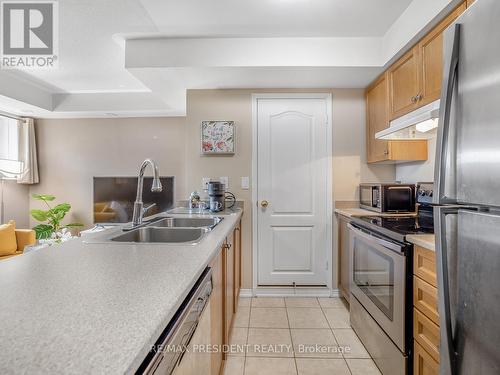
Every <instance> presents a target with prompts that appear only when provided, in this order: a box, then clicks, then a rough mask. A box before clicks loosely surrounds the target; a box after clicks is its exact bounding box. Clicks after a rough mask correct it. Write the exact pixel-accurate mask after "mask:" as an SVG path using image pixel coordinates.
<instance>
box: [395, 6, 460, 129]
mask: <svg viewBox="0 0 500 375" xmlns="http://www.w3.org/2000/svg"><path fill="white" fill-rule="evenodd" d="M466 7H467V5H466V3H465V2H464V3H462V4H460V5H459V6H458V7H457V8H455V10H454V11H453V12H451V13H450V14H449V15H448V16H447V17H446V18H445V19H444V20H442V21H441V22H440V23H439V24H438V25H437V26H436V27H435V28H434V29H432V30H431V31H430V32H429V33H428V34H427V35H426V36H425V37H424V38H423V39H422V40H420V42H419V43H418V44H417V45H416V46H414V47H413V48H412V49H411V50H410V51H408V52H407V53H406V54H404V55H403V56H402V57H401V58H400V59H399V60H398V61H396V62H395V63H394V64H393V65H392V66H391V67H390V68H389V70H388V80H389V112H390V113H389V118H390V120H394V119H396V118H398V117H401V116H403V115H405V114H407V113H409V112H411V111H413V110H415V109H417V108H420V107H422V106H424V105H426V104H429V103H431V102H433V101H435V100H437V99H439V98H440V96H441V84H442V80H443V32H444V31H445V29H446V28H447V27H448V26H449V25H450V24H451V23H452V22H453V21H454V20H455V19H456V18H457V17H458V16H459V15H460V14H462V13H463V12H464V11H465V9H466Z"/></svg>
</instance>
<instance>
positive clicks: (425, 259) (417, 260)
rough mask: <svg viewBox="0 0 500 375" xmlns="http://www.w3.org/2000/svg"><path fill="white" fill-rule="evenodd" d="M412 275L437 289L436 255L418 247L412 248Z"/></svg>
mask: <svg viewBox="0 0 500 375" xmlns="http://www.w3.org/2000/svg"><path fill="white" fill-rule="evenodd" d="M413 274H414V275H415V276H418V277H419V278H421V279H422V280H424V281H426V282H428V283H429V284H431V285H432V286H435V287H437V273H436V253H435V252H434V251H432V250H428V249H425V248H423V247H420V246H413Z"/></svg>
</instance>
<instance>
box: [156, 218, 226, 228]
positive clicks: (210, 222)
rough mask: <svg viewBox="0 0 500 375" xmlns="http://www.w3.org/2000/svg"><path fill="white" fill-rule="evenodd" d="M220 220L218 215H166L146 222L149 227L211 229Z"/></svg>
mask: <svg viewBox="0 0 500 375" xmlns="http://www.w3.org/2000/svg"><path fill="white" fill-rule="evenodd" d="M221 221H222V218H220V217H167V218H165V219H162V220H160V221H155V222H154V223H151V224H148V226H150V227H167V228H207V229H213V228H214V227H215V226H216V225H217V224H219V223H220V222H221Z"/></svg>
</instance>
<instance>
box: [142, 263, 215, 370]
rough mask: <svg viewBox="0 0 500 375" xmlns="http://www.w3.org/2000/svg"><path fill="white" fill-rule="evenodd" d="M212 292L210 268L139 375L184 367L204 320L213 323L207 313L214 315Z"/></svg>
mask: <svg viewBox="0 0 500 375" xmlns="http://www.w3.org/2000/svg"><path fill="white" fill-rule="evenodd" d="M211 293H212V271H211V269H210V267H207V268H206V269H205V271H204V272H203V274H202V275H201V276H200V278H199V279H198V281H197V282H196V284H195V286H194V287H193V288H192V289H191V291H190V292H189V294H188V296H187V297H186V299H185V300H184V302H183V303H182V305H181V307H180V308H179V310H177V313H176V314H175V316H174V318H173V319H172V321H171V322H170V323H169V324H168V326H167V328H166V329H165V330H164V331H163V333H162V335H161V336H160V338H159V339H158V340H157V342H156V344H155V345H154V347H153V349H152V350H151V351H150V352H149V354H148V356H147V357H146V359H145V360H144V361H143V363H142V364H141V366H140V367H139V369H138V370H137V372H136V374H148V375H153V374H154V375H170V374H173V373H174V371H175V370H176V369H177V368H178V367H182V366H183V362H187V361H188V360H187V358H186V357H188V356H190V355H191V354H192V353H190V352H189V351H188V350H186V348H187V347H188V346H189V344H190V342H191V339H192V338H193V336H194V335H195V332H196V330H197V328H198V325H199V323H200V321H201V319H202V318H203V319H204V321H207V319H208V321H207V323H208V324H210V317H209V315H208V317H207V314H209V313H210V311H209V310H210V306H209V302H210V301H209V298H210V294H211ZM205 310H206V311H205ZM202 315H203V316H204V317H202ZM200 326H201V324H200ZM200 329H201V327H200ZM203 329H204V330H206V328H203Z"/></svg>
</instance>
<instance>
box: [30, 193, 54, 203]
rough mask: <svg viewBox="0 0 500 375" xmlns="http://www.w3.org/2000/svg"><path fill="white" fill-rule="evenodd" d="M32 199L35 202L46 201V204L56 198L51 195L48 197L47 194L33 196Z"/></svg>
mask: <svg viewBox="0 0 500 375" xmlns="http://www.w3.org/2000/svg"><path fill="white" fill-rule="evenodd" d="M32 197H33V198H34V199H36V200H39V201H47V202H50V201H53V200H54V199H56V197H54V196H53V195H48V194H33V195H32Z"/></svg>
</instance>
